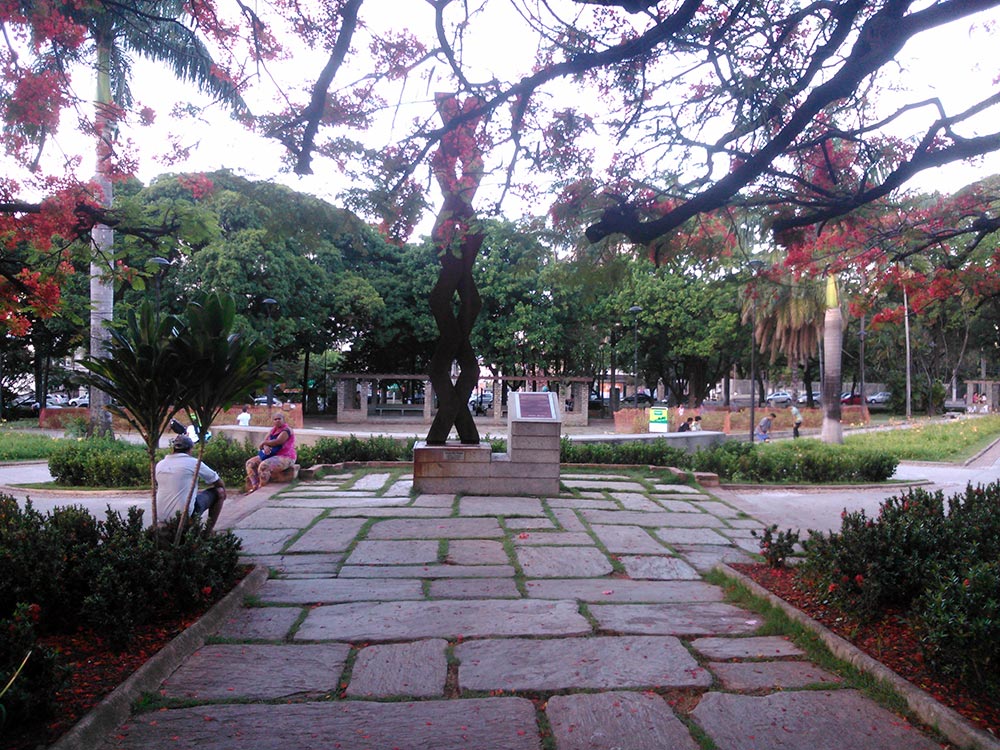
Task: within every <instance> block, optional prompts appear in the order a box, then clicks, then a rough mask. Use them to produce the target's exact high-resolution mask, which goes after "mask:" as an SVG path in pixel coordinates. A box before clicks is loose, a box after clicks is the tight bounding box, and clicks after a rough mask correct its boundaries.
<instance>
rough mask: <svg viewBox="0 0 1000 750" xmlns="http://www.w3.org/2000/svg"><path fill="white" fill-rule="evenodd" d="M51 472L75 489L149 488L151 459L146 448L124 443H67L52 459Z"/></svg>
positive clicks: (53, 475) (54, 452)
mask: <svg viewBox="0 0 1000 750" xmlns="http://www.w3.org/2000/svg"><path fill="white" fill-rule="evenodd" d="M49 472H50V473H51V474H52V477H53V479H55V481H56V482H58V483H59V484H66V485H70V486H74V487H145V486H148V485H149V457H148V456H147V455H146V449H145V448H144V447H143V446H141V445H136V444H134V443H129V442H127V441H124V440H109V439H107V438H93V439H90V440H78V441H66V442H64V443H63V444H61V445H60V446H59V447H57V448H56V449H55V450H54V451H53V452H52V455H51V456H49Z"/></svg>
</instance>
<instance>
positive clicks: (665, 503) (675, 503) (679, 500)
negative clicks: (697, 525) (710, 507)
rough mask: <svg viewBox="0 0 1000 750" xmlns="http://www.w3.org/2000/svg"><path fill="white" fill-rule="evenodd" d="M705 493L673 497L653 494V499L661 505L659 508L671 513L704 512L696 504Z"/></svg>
mask: <svg viewBox="0 0 1000 750" xmlns="http://www.w3.org/2000/svg"><path fill="white" fill-rule="evenodd" d="M702 497H704V496H703V495H674V496H671V497H657V496H656V495H653V500H655V501H656V505H657V506H659V507H658V510H668V511H670V512H671V513H703V512H704V511H702V510H701V509H700V508H699V507H698V506H697V505H696V504H695V501H696V500H700V499H701V498H702Z"/></svg>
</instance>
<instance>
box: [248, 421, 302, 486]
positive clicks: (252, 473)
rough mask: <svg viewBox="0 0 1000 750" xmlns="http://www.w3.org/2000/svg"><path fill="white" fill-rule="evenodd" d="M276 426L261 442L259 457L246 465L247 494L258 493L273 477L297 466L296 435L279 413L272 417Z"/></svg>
mask: <svg viewBox="0 0 1000 750" xmlns="http://www.w3.org/2000/svg"><path fill="white" fill-rule="evenodd" d="M272 421H273V424H274V426H273V427H272V428H271V431H270V432H269V433H267V437H266V438H265V439H264V440H263V441H262V442H261V444H260V450H259V451H258V452H257V455H256V456H254V457H253V458H251V459H250V460H248V461H247V463H246V470H247V494H248V495H249V494H250V493H251V492H256V491H257V490H259V489H260V488H261V487H263V486H264V485H265V484H267V483H268V482H270V481H271V475H272V474H274V473H275V472H278V471H284V470H285V469H288V468H290V467H291V466H293V465H294V464H295V459H296V457H297V456H296V453H295V434H294V433H293V432H292V428H291V427H290V426H289V425H288V424H287V423H286V422H285V415H284V414H282V413H281V412H278V413H277V414H275V415H274V416H273V417H272Z"/></svg>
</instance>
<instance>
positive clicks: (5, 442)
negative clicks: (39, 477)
mask: <svg viewBox="0 0 1000 750" xmlns="http://www.w3.org/2000/svg"><path fill="white" fill-rule="evenodd" d="M35 426H37V422H36V425H35ZM0 435H2V436H3V437H2V439H0V461H30V460H37V459H42V458H48V457H49V455H50V454H51V453H52V451H53V450H55V448H56V446H57V445H58V444H59V441H57V440H54V439H53V438H50V437H49V436H48V435H39V434H30V433H26V432H18V431H16V430H7V429H4V430H0Z"/></svg>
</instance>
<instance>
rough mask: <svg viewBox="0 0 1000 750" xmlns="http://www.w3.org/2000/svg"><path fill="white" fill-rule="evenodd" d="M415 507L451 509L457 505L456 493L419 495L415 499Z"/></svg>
mask: <svg viewBox="0 0 1000 750" xmlns="http://www.w3.org/2000/svg"><path fill="white" fill-rule="evenodd" d="M413 505H414V506H415V507H420V508H448V509H451V508H452V507H453V506H454V505H455V496H454V495H428V494H423V495H417V498H416V500H414V501H413Z"/></svg>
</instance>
